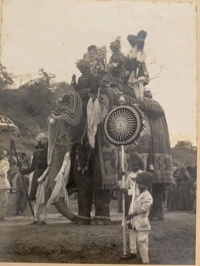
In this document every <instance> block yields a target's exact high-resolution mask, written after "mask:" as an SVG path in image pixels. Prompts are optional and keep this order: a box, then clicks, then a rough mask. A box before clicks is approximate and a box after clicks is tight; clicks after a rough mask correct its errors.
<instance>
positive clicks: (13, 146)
mask: <svg viewBox="0 0 200 266" xmlns="http://www.w3.org/2000/svg"><path fill="white" fill-rule="evenodd" d="M7 125H8V128H9V131H10V135H11V146H12V148H13V149H14V151H15V156H16V158H17V164H18V167H19V171H20V174H21V168H22V164H21V162H20V161H19V157H18V153H17V150H16V145H15V140H14V138H13V136H12V132H11V130H10V126H9V124H8V123H7ZM21 176H22V181H23V185H24V188H25V192H26V196H27V200H28V203H29V206H30V209H31V213H32V215H33V218H34V212H33V207H32V205H31V202H30V199H29V196H28V190H27V187H26V183H25V180H24V176H23V175H22V174H21Z"/></svg>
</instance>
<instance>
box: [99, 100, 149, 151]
mask: <svg viewBox="0 0 200 266" xmlns="http://www.w3.org/2000/svg"><path fill="white" fill-rule="evenodd" d="M104 131H105V135H106V137H107V139H108V140H109V141H110V142H111V143H112V144H114V145H117V146H118V145H120V146H121V145H130V144H135V145H134V146H136V145H137V144H136V143H138V142H139V139H140V137H141V136H142V135H143V134H144V131H145V125H144V117H143V114H142V112H141V111H140V110H139V109H138V108H137V107H134V106H129V105H121V106H117V107H115V108H113V109H112V110H111V111H110V112H109V113H108V115H107V116H106V119H105V124H104ZM131 146H132V145H131Z"/></svg>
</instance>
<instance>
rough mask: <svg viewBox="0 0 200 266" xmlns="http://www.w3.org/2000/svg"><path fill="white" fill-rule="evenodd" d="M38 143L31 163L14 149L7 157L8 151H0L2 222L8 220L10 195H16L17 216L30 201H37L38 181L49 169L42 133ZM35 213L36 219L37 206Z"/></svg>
mask: <svg viewBox="0 0 200 266" xmlns="http://www.w3.org/2000/svg"><path fill="white" fill-rule="evenodd" d="M37 141H38V145H37V146H35V151H34V153H33V155H32V157H31V162H30V161H29V159H28V157H27V156H26V153H24V152H22V153H21V154H19V156H18V154H17V152H16V150H14V149H13V150H11V151H10V155H9V156H7V155H8V153H7V151H5V150H3V149H0V221H5V220H6V219H5V214H6V207H7V202H8V195H7V194H8V193H10V194H15V212H14V213H13V214H15V215H19V214H23V213H24V211H25V210H26V206H27V200H28V199H29V200H32V201H35V200H36V191H37V187H38V182H37V179H38V177H40V176H41V174H42V173H43V172H44V170H45V169H46V167H47V137H46V136H45V135H44V134H43V133H40V134H39V135H38V137H37ZM43 141H44V142H45V144H43ZM42 168H44V169H42ZM34 211H35V213H34V217H35V219H36V218H37V217H38V215H39V214H38V210H35V206H34ZM36 213H37V215H36ZM38 219H39V218H38ZM34 223H35V221H34Z"/></svg>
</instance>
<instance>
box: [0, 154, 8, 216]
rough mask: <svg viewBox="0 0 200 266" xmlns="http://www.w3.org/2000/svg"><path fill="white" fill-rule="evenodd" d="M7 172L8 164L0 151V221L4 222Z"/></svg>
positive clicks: (6, 199)
mask: <svg viewBox="0 0 200 266" xmlns="http://www.w3.org/2000/svg"><path fill="white" fill-rule="evenodd" d="M8 170H9V163H8V161H7V160H5V158H4V150H2V149H0V221H5V220H6V219H5V213H6V206H7V201H8V195H7V191H8V190H9V189H10V184H9V182H8V179H7V173H8Z"/></svg>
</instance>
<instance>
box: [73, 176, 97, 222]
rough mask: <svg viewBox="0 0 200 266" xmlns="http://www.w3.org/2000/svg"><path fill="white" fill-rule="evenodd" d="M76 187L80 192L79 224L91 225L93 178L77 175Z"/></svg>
mask: <svg viewBox="0 0 200 266" xmlns="http://www.w3.org/2000/svg"><path fill="white" fill-rule="evenodd" d="M76 186H77V192H78V216H77V223H80V224H90V222H91V216H90V213H91V210H92V202H93V188H92V177H91V176H89V175H87V176H83V175H80V174H77V175H76Z"/></svg>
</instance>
